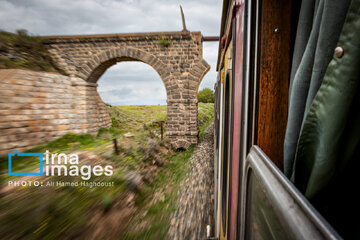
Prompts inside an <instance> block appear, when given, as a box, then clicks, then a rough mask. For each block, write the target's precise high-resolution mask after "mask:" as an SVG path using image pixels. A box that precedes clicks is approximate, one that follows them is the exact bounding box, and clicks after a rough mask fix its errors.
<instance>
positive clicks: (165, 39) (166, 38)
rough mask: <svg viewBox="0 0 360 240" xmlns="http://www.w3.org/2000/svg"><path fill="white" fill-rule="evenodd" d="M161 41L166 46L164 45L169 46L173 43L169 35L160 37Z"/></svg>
mask: <svg viewBox="0 0 360 240" xmlns="http://www.w3.org/2000/svg"><path fill="white" fill-rule="evenodd" d="M159 43H160V45H161V46H164V47H168V46H170V44H171V42H170V40H169V38H168V37H161V38H160V39H159Z"/></svg>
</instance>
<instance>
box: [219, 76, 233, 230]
mask: <svg viewBox="0 0 360 240" xmlns="http://www.w3.org/2000/svg"><path fill="white" fill-rule="evenodd" d="M227 87H228V88H227ZM223 91H224V94H223V98H224V99H223V106H224V107H223V129H224V130H223V132H222V154H221V156H222V157H221V158H222V159H221V160H222V161H221V162H222V164H221V165H222V167H221V206H220V208H221V216H220V219H221V222H222V224H221V228H222V232H223V234H224V235H223V236H226V234H227V229H228V223H229V214H228V211H229V191H230V187H229V184H230V177H231V176H230V168H231V158H232V128H233V127H232V125H233V102H232V96H233V77H232V72H231V69H228V70H227V71H226V74H225V80H224V90H223ZM226 97H228V98H226ZM226 110H228V112H227V111H226ZM226 124H228V126H226ZM225 143H226V144H225ZM224 146H228V147H227V148H224ZM225 150H226V154H225ZM225 155H226V156H225ZM224 160H226V163H225V161H224ZM224 165H226V168H224ZM225 172H226V173H225ZM224 187H225V188H226V191H224Z"/></svg>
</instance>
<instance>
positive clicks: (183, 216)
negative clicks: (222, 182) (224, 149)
mask: <svg viewBox="0 0 360 240" xmlns="http://www.w3.org/2000/svg"><path fill="white" fill-rule="evenodd" d="M213 133H214V124H211V125H210V126H209V127H208V128H207V129H206V130H205V134H204V139H203V140H202V141H201V142H200V144H199V145H198V146H197V148H196V150H195V152H194V154H193V156H192V157H191V159H190V164H191V167H190V172H189V174H188V177H187V178H186V179H185V181H184V183H183V186H182V187H181V189H180V191H179V208H178V210H177V211H176V212H175V213H174V215H173V217H172V219H171V226H170V229H169V235H168V237H169V239H171V240H183V239H184V240H185V239H186V240H189V239H196V240H199V239H205V238H206V225H208V224H210V225H211V226H214V224H213V220H214V162H213V160H214V155H213V151H214V138H213Z"/></svg>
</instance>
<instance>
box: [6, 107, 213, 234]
mask: <svg viewBox="0 0 360 240" xmlns="http://www.w3.org/2000/svg"><path fill="white" fill-rule="evenodd" d="M109 111H110V115H111V118H112V120H113V126H112V127H111V128H110V129H102V130H101V131H100V132H99V134H98V135H97V136H96V137H93V136H91V135H89V134H82V135H75V134H67V135H65V136H63V137H61V138H60V139H58V140H55V141H53V142H50V143H48V144H44V145H41V146H38V147H36V148H34V149H30V150H29V151H28V152H44V151H45V150H49V151H51V152H52V153H60V152H61V153H67V154H68V153H73V152H75V153H77V154H78V155H79V157H80V164H88V165H112V166H113V168H114V174H113V175H112V176H111V177H104V176H100V177H92V178H91V179H90V180H88V181H87V182H93V181H96V182H104V183H112V182H113V183H114V185H113V186H108V187H89V186H78V187H71V186H43V187H35V186H26V187H14V186H8V181H11V180H13V181H15V180H16V181H35V180H38V181H42V182H44V183H48V182H57V181H79V182H82V181H83V180H82V179H80V177H70V176H60V177H9V176H8V173H7V170H8V169H7V157H2V158H0V184H1V185H0V186H1V187H0V239H165V238H166V237H167V234H168V231H169V227H170V223H171V221H170V220H171V218H172V217H174V216H176V212H179V211H176V210H177V209H179V203H178V202H179V198H178V193H179V190H180V189H181V190H180V191H182V189H184V187H181V185H184V186H186V185H187V182H189V180H188V179H189V176H190V177H191V175H188V174H190V173H189V172H190V171H189V170H190V169H191V166H192V165H193V164H196V163H195V162H194V161H189V159H190V157H191V156H192V154H193V151H194V147H191V148H190V149H188V150H186V151H175V150H174V149H172V148H171V146H170V145H169V143H168V142H167V140H166V138H165V139H164V140H163V141H162V140H161V137H160V126H159V122H161V121H164V122H165V125H166V106H113V107H109ZM212 121H213V104H201V103H200V104H199V127H200V131H201V132H200V138H201V139H202V138H204V137H205V139H206V138H207V137H206V135H204V130H205V128H206V127H207V126H208V125H209V124H210V123H211V122H212ZM126 133H130V134H128V135H126ZM124 135H125V136H128V137H125V136H124ZM114 138H116V139H117V141H118V145H119V150H120V154H119V155H116V154H114V150H113V142H112V141H113V139H114ZM37 168H38V166H36V165H32V164H24V163H18V164H14V169H15V170H17V171H24V170H26V171H32V170H36V169H37ZM206 198H208V197H206ZM210 199H211V198H210ZM180 206H181V205H180Z"/></svg>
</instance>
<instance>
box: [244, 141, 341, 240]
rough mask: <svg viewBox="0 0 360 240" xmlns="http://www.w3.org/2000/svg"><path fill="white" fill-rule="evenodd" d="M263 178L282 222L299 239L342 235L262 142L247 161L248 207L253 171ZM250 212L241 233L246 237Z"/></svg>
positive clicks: (262, 183)
mask: <svg viewBox="0 0 360 240" xmlns="http://www.w3.org/2000/svg"><path fill="white" fill-rule="evenodd" d="M250 174H254V177H257V179H258V180H259V181H260V183H261V185H262V188H263V189H264V190H265V191H266V192H267V196H268V197H269V200H270V201H271V203H272V205H273V207H274V208H275V209H276V211H275V212H276V213H277V214H278V217H279V219H280V220H281V221H282V222H281V223H282V225H284V226H286V229H287V230H288V232H289V234H290V235H291V236H293V238H294V239H295V238H296V239H341V238H340V236H339V235H338V234H337V233H336V231H335V230H334V229H333V228H332V227H331V226H330V224H329V223H328V222H327V221H326V220H325V219H324V218H323V217H322V216H321V215H320V214H319V213H318V212H317V210H316V209H315V208H313V206H312V205H311V204H310V203H309V202H308V200H307V199H305V197H304V196H303V195H302V194H301V193H300V192H299V191H298V190H297V189H296V188H295V186H294V185H293V184H292V183H291V182H290V181H289V180H288V179H287V178H286V177H285V175H284V174H283V173H282V172H281V171H280V170H279V169H278V168H277V167H276V165H275V164H274V163H273V162H272V161H271V160H270V159H269V158H268V157H267V155H266V154H265V153H264V152H263V151H262V150H261V149H260V147H259V146H256V145H254V146H253V147H252V148H251V149H250V153H249V154H248V156H247V158H246V161H245V174H244V176H243V180H244V181H243V184H242V193H241V194H242V195H243V196H244V199H245V202H244V209H248V205H249V204H250V203H249V202H247V200H248V197H247V194H248V192H249V188H248V186H249V182H248V181H249V175H250ZM248 214H249V213H248V212H247V211H246V212H245V214H244V215H242V218H243V219H242V222H243V223H245V224H242V226H241V237H240V239H245V237H246V225H247V224H246V220H247V219H248V217H247V215H248Z"/></svg>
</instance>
